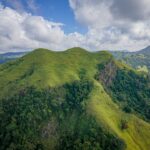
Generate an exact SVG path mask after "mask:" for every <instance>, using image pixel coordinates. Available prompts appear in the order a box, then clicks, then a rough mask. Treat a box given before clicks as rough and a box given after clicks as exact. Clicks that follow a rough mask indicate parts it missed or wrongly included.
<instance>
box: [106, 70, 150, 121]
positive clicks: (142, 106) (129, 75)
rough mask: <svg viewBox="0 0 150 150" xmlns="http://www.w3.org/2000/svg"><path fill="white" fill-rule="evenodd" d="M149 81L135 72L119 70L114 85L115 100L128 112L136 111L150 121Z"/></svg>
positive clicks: (111, 88)
mask: <svg viewBox="0 0 150 150" xmlns="http://www.w3.org/2000/svg"><path fill="white" fill-rule="evenodd" d="M149 83H150V81H149V79H148V78H147V77H144V76H143V75H138V74H136V73H135V72H133V71H125V70H118V71H117V74H116V77H115V79H114V80H113V82H112V85H111V86H110V87H109V88H110V90H111V91H112V95H113V99H114V100H116V101H119V103H122V104H123V106H124V109H123V110H125V111H126V112H131V111H135V112H136V113H138V114H139V115H141V116H142V117H143V118H144V119H146V120H150V87H149Z"/></svg>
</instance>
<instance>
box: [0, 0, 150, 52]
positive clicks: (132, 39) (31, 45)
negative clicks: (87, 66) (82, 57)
mask: <svg viewBox="0 0 150 150" xmlns="http://www.w3.org/2000/svg"><path fill="white" fill-rule="evenodd" d="M114 1H117V0H101V1H100V0H82V1H81V0H69V2H70V6H71V8H72V9H73V12H74V14H75V18H76V19H77V21H78V22H80V23H82V24H84V25H85V26H87V27H88V31H87V33H86V34H80V33H78V32H74V33H69V34H65V33H64V31H63V28H62V26H63V24H62V23H56V22H51V21H48V20H45V19H44V18H43V17H41V16H35V15H32V14H29V13H27V12H24V11H23V12H20V11H19V12H18V11H16V10H14V9H11V8H9V7H3V6H2V5H0V52H6V51H24V50H31V49H35V48H39V47H43V48H48V49H52V50H64V49H67V48H70V47H75V46H78V47H83V48H86V49H89V50H102V49H111V50H113V49H115V50H116V49H119V50H121V49H123V50H124V49H128V50H138V49H141V48H144V47H146V46H148V45H150V21H149V20H150V19H148V18H149V16H148V15H147V14H148V13H149V12H148V9H147V11H145V12H144V13H143V14H142V15H141V16H143V19H141V20H140V19H137V20H135V18H136V17H133V16H132V17H131V18H128V17H127V16H128V14H126V15H125V14H124V16H123V15H122V14H123V12H120V13H122V14H121V16H122V17H120V16H117V15H116V13H115V11H114V10H112V6H113V5H114V4H115V3H114ZM131 1H132V2H133V1H134V0H131ZM146 1H147V0H144V2H146ZM31 2H32V0H31ZM128 2H129V1H128ZM147 2H148V1H147ZM116 5H117V4H116ZM124 5H125V4H124ZM142 5H144V3H143V4H142ZM142 5H140V6H142ZM115 7H116V8H115V10H117V11H121V10H120V9H119V8H120V7H121V4H118V5H117V6H115ZM138 7H139V6H138ZM147 7H149V6H147ZM140 9H141V8H140ZM132 11H133V10H132ZM136 11H137V10H136V9H135V15H137V14H136ZM124 13H126V12H124ZM129 17H130V16H129ZM137 18H140V17H137Z"/></svg>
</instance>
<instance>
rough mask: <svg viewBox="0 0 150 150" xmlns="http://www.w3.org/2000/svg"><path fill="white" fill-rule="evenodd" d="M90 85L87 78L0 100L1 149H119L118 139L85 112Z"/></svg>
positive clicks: (120, 144) (32, 88) (121, 143)
mask: <svg viewBox="0 0 150 150" xmlns="http://www.w3.org/2000/svg"><path fill="white" fill-rule="evenodd" d="M92 88H93V83H92V82H91V81H88V80H87V79H82V80H80V81H74V82H72V83H70V84H65V85H63V86H60V87H55V88H49V89H45V90H37V89H36V88H34V87H28V88H25V89H22V90H21V91H20V92H19V93H18V94H16V95H14V96H13V97H8V98H5V99H3V100H1V105H0V149H1V150H6V149H8V150H44V149H58V150H67V149H68V150H70V149H74V150H78V149H87V150H88V149H89V150H91V149H95V150H112V149H115V150H123V149H124V148H125V144H124V142H123V141H122V140H121V139H118V138H117V137H115V136H114V135H112V134H110V133H108V132H107V131H105V130H104V129H103V128H102V127H100V125H99V124H97V122H96V121H95V119H94V118H93V117H91V116H89V115H88V114H87V113H86V109H85V108H86V103H87V99H88V95H89V93H90V92H91V90H92Z"/></svg>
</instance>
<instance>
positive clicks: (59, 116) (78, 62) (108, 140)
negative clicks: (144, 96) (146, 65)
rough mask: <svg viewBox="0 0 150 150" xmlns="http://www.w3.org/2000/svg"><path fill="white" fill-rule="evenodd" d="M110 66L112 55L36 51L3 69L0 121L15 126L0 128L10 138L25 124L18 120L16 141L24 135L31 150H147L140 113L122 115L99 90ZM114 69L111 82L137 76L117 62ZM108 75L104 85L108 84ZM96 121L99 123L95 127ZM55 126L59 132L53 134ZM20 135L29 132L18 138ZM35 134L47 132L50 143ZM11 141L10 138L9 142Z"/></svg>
mask: <svg viewBox="0 0 150 150" xmlns="http://www.w3.org/2000/svg"><path fill="white" fill-rule="evenodd" d="M112 61H114V59H113V57H112V55H111V54H109V53H108V52H105V51H101V52H96V53H90V52H87V51H85V50H84V49H81V48H73V49H69V50H67V51H65V52H53V51H49V50H46V49H37V50H35V51H33V52H31V53H29V54H28V55H26V56H23V57H22V58H19V59H17V60H16V61H12V62H9V63H6V64H3V65H0V98H1V99H2V105H1V106H2V110H1V113H0V115H2V116H3V120H1V124H2V122H4V119H6V120H8V121H9V120H11V119H12V122H11V123H10V125H11V126H6V124H4V123H3V124H2V126H1V128H2V127H3V128H4V127H5V128H4V129H5V130H6V132H8V131H9V130H10V131H11V130H12V129H13V130H14V129H15V126H14V124H15V121H16V120H17V119H18V118H23V119H24V121H23V122H22V120H23V119H21V121H20V119H19V120H18V121H19V124H20V125H19V126H18V127H19V128H20V130H18V131H17V132H18V133H19V135H13V136H16V137H17V138H19V137H20V134H21V135H24V139H27V140H25V141H26V142H27V143H24V145H25V146H28V149H35V147H34V144H35V143H36V144H37V145H38V148H39V147H40V146H41V145H44V147H43V148H46V149H56V147H55V146H56V145H58V142H59V144H60V145H61V144H62V145H65V147H66V149H69V148H71V149H92V148H93V147H94V148H95V149H100V147H101V149H105V150H106V149H107V150H110V149H111V148H112V147H114V148H113V149H111V150H117V149H120V150H121V149H124V148H125V145H127V148H126V149H127V150H149V147H150V142H149V139H150V124H149V123H148V122H146V121H144V120H142V119H141V118H140V117H138V115H136V113H126V112H124V111H123V110H122V108H121V107H120V105H119V103H116V102H115V101H114V100H113V96H112V95H111V94H110V93H109V92H106V91H105V90H104V88H103V86H102V84H101V83H103V81H102V80H100V81H99V80H97V78H96V76H97V73H99V67H100V68H101V69H102V68H103V66H104V65H105V64H107V63H108V62H112ZM111 67H112V68H113V71H112V69H111V70H110V69H108V70H107V71H106V72H105V73H106V75H110V76H111V78H109V79H111V80H113V79H114V77H115V76H116V73H115V72H116V71H115V70H116V69H117V68H121V69H124V70H127V71H130V70H133V69H132V68H130V67H128V66H126V65H124V64H121V63H118V62H116V61H115V66H111V65H110V68H111ZM103 69H104V68H103ZM105 73H104V79H107V76H105ZM135 73H136V72H135ZM113 76H114V77H113ZM111 80H110V81H111ZM104 81H105V80H104ZM107 83H109V80H107V82H106V84H107ZM28 87H34V88H35V89H36V90H35V91H34V90H32V89H31V91H30V90H27V91H26V88H28ZM28 89H30V88H28ZM45 89H46V91H45V92H44V93H43V90H45ZM40 91H41V92H40ZM18 92H19V94H18ZM108 94H109V95H108ZM14 95H15V96H14ZM31 97H32V98H33V100H32V98H31ZM39 97H40V98H39ZM49 98H50V99H51V100H50V101H49ZM57 100H58V101H57ZM35 102H36V104H37V105H35ZM7 104H9V105H8V107H6V106H7ZM16 105H17V106H18V107H16ZM41 106H42V107H41ZM11 107H12V109H11V110H10V108H11ZM20 107H21V109H20ZM13 110H15V111H16V112H15V111H13ZM17 112H19V113H17ZM39 112H42V113H39ZM12 116H13V117H12ZM26 116H28V117H26ZM52 116H53V117H52ZM6 117H8V118H9V117H10V118H11V119H7V118H6ZM91 117H92V119H91ZM44 118H45V119H44ZM93 119H94V120H95V119H96V122H95V121H93ZM33 120H34V121H33ZM78 120H81V121H80V122H78ZM25 122H26V123H25ZM33 122H34V125H35V126H34V127H33V126H32V124H33ZM50 124H51V125H52V126H50ZM57 126H58V132H56V131H57V130H56V129H55V127H57ZM49 127H50V129H51V128H52V129H53V130H52V131H51V130H50V129H49ZM4 129H3V131H5V130H4ZM22 129H27V130H24V133H20V132H22ZM37 129H38V131H39V130H40V131H43V129H44V131H46V135H47V134H48V137H47V136H46V137H47V138H45V136H44V138H43V137H42V138H41V137H40V136H39V135H36V134H35V133H37V132H35V130H37ZM66 129H67V130H66ZM49 130H50V131H49ZM47 131H49V132H50V133H49V132H48V133H47ZM77 131H78V132H77ZM15 133H16V132H15ZM44 133H45V132H44ZM49 134H50V135H49ZM34 135H36V137H34ZM44 135H45V134H44ZM85 135H86V136H85ZM28 137H32V138H31V139H30V140H31V141H32V140H33V141H32V142H33V143H34V144H33V143H32V144H33V145H32V144H31V141H28ZM37 137H38V138H37ZM89 137H91V138H89ZM92 138H93V139H92ZM77 139H78V140H77ZM102 139H103V140H102ZM121 139H122V140H123V141H124V142H125V145H124V144H123V143H122V140H121ZM8 141H9V140H8V139H7V138H6V139H5V142H6V143H8ZM66 141H67V143H66ZM94 141H95V142H94ZM13 142H14V143H15V141H13ZM81 143H82V144H81ZM0 144H1V145H2V144H3V143H0ZM99 144H100V145H99ZM72 145H73V147H71V146H72ZM90 145H93V147H90ZM108 145H109V146H108ZM11 146H12V147H13V145H11ZM19 146H20V145H19ZM75 146H77V147H76V148H75ZM106 147H107V148H106ZM36 148H37V147H36ZM57 148H58V149H61V148H60V147H57ZM39 149H40V148H39Z"/></svg>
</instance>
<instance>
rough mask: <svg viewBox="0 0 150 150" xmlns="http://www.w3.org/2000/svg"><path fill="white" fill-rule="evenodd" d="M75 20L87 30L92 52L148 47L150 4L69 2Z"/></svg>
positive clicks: (123, 0)
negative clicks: (92, 48)
mask: <svg viewBox="0 0 150 150" xmlns="http://www.w3.org/2000/svg"><path fill="white" fill-rule="evenodd" d="M69 2H70V7H71V8H72V9H73V12H74V15H75V18H76V20H77V21H78V22H79V23H82V24H83V25H85V26H87V27H88V33H87V36H88V37H89V39H91V40H90V42H91V41H92V43H93V47H94V48H95V49H128V50H138V49H140V48H143V47H145V46H147V45H150V1H149V0H82V1H81V0H69Z"/></svg>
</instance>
